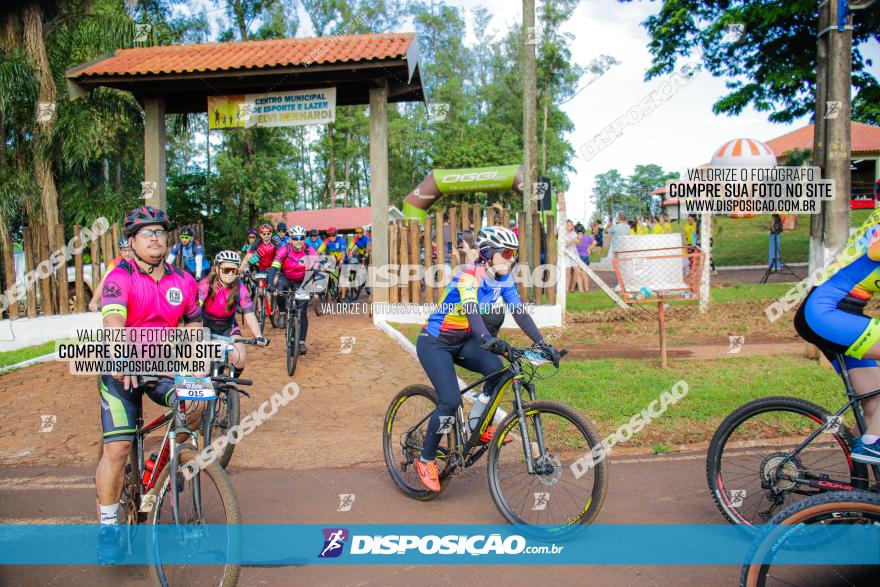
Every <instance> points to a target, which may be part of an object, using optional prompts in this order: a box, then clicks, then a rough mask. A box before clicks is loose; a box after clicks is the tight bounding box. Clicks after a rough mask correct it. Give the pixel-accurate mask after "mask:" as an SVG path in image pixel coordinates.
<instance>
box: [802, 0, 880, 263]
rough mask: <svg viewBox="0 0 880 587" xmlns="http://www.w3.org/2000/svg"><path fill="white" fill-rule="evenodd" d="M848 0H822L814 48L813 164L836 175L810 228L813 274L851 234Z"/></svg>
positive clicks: (827, 174)
mask: <svg viewBox="0 0 880 587" xmlns="http://www.w3.org/2000/svg"><path fill="white" fill-rule="evenodd" d="M872 3H873V2H861V3H859V4H861V6H855V4H856V2H853V3H852V4H853V6H850V3H849V2H848V1H847V0H823V1H822V2H820V4H819V33H818V40H817V47H816V123H815V134H814V137H813V165H815V166H819V167H821V168H822V177H823V178H826V179H833V180H834V184H835V189H836V193H837V197H836V198H835V199H834V200H831V201H830V202H825V203H824V205H823V206H822V212H821V213H820V214H819V215H818V216H817V217H815V218H813V220H812V223H811V226H810V275H811V276H812V275H813V272H814V271H815V270H817V269H819V268H822V267H824V266H826V265H827V264H828V263H830V262H831V260H832V259H833V258H834V256H835V255H837V254H838V253H839V252H840V250H841V249H842V248H843V244H844V243H845V242H846V240H847V238H849V225H850V213H849V201H850V191H851V190H850V188H851V177H850V169H849V168H850V159H851V156H850V147H851V144H852V143H851V134H852V124H851V121H852V100H851V93H852V31H853V16H852V12H851V10H858V9H862V8H867V7H868V6H869V5H870V4H872Z"/></svg>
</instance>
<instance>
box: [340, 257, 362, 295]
mask: <svg viewBox="0 0 880 587" xmlns="http://www.w3.org/2000/svg"><path fill="white" fill-rule="evenodd" d="M352 266H356V267H362V265H361V258H360V256H358V255H351V256H350V257H349V258H348V262H347V263H346V264H345V265H343V266H342V268H343V270H344V271H345V272H346V273H347V275H346V276H345V279H346V280H347V281H348V283H352V284H355V285H350V286H349V287H348V288H347V291H346V296H345V300H343V301H345V302H350V303H353V302H356V301H358V299H360V297H361V292H362V291H363V289H364V284H365V282H364V281H362V280H361V275H360V274H359V272H358V270H357V269H355V268H352ZM352 274H354V279H352V278H351V277H352Z"/></svg>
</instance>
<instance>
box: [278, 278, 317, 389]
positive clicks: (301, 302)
mask: <svg viewBox="0 0 880 587" xmlns="http://www.w3.org/2000/svg"><path fill="white" fill-rule="evenodd" d="M324 273H326V270H325V269H324V267H323V265H321V264H315V266H314V268H313V269H312V271H311V275H309V276H308V277H306V278H305V279H304V280H303V281H302V283H300V284H299V287H297V288H296V289H295V290H285V291H282V292H278V295H280V296H284V300H285V301H284V312H281V314H282V316H283V319H284V324H285V331H284V343H285V345H284V346H285V348H286V355H287V374H288V375H293V374H294V373H295V372H296V363H297V361H298V360H299V355H300V349H299V340H300V328H301V324H300V314H299V313H300V311H304V310H303V308H306V307H307V306H308V305H309V303H310V302H311V299H312V294H311V293H310V292H309V291H308V290H307V289H306V288H307V286H308V285H309V284H310V283H312V282H313V281H315V279H317V277H316V276H318V275H321V274H324Z"/></svg>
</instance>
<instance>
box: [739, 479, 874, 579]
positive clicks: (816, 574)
mask: <svg viewBox="0 0 880 587" xmlns="http://www.w3.org/2000/svg"><path fill="white" fill-rule="evenodd" d="M840 524H862V525H880V495H877V494H876V493H869V492H867V491H834V492H829V493H823V494H821V495H817V496H814V497H810V498H809V499H804V500H801V501H798V502H796V503H795V504H794V505H792V506H790V507H788V508H786V509H785V510H784V511H783V512H781V513H779V514H778V515H777V516H775V517H774V518H773V519H772V520H771V521H770V526H771V527H772V528H773V529H772V530H771V531H770V532H769V534H768V535H767V536H766V537H764V538H763V539H762V540H761V542H760V543H759V544H757V545H756V546H755V547H754V549H753V551H752V552H751V553H750V556H749V562H748V563H746V564H745V565H743V569H742V572H741V574H740V585H741V586H742V587H764V586H765V585H779V586H783V585H798V586H799V587H809V586H812V585H815V586H817V587H818V586H820V585H821V586H823V587H828V586H837V585H839V586H841V587H844V586H845V587H862V586H865V587H867V586H869V585H870V586H872V587H873V586H875V585H877V565H878V564H880V554H878V553H877V550H876V542H875V543H874V544H873V545H872V544H869V543H870V542H872V541H871V540H867V541H865V543H864V549H865V551H864V552H855V553H853V554H855V555H858V556H860V557H861V558H863V560H866V561H870V562H871V564H870V565H867V564H862V565H841V564H818V563H817V564H807V565H803V564H801V565H798V564H774V559H775V558H776V556H777V555H778V554H779V553H780V552H785V551H786V550H795V551H803V550H804V547H805V546H806V545H805V543H810V542H811V543H814V546H812V547H813V548H822V547H823V546H824V545H825V544H828V543H829V542H831V541H833V540H834V539H835V536H837V537H838V538H839V536H840V534H837V533H836V531H837V530H839V525H840ZM801 525H803V526H805V528H803V529H802V531H800V532H798V531H796V530H794V528H793V527H794V526H801ZM819 525H821V526H819ZM806 526H810V527H809V528H806ZM822 526H829V528H828V535H827V536H825V535H824V528H823V527H822ZM832 528H834V529H832ZM856 548H858V547H856ZM869 549H873V551H871V550H869ZM862 555H864V556H862Z"/></svg>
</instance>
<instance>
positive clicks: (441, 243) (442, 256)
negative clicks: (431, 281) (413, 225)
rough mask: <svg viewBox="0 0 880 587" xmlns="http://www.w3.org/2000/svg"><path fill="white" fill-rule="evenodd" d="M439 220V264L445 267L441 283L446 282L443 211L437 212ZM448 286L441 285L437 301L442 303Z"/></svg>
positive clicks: (439, 276)
mask: <svg viewBox="0 0 880 587" xmlns="http://www.w3.org/2000/svg"><path fill="white" fill-rule="evenodd" d="M436 218H437V264H438V265H440V266H441V267H443V269H442V270H441V271H440V274H439V275H438V276H437V278H438V279H439V280H440V283H441V284H442V283H443V282H445V281H446V234H445V232H446V231H445V229H444V227H443V210H437V214H436ZM445 287H446V286H444V285H441V286H440V288H439V291H438V292H437V301H438V302H439V301H440V296H442V295H443V293H442V292H443V290H444V289H445Z"/></svg>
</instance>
